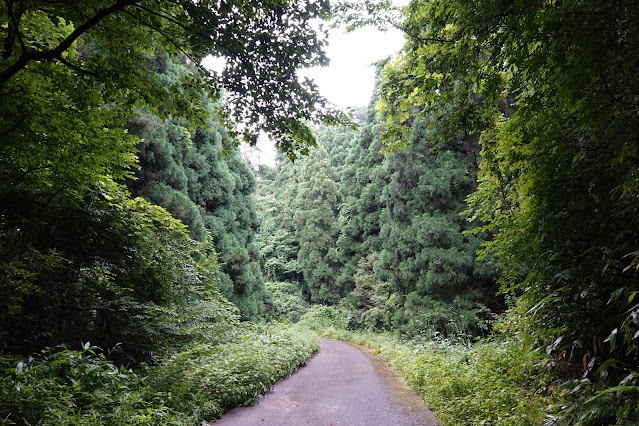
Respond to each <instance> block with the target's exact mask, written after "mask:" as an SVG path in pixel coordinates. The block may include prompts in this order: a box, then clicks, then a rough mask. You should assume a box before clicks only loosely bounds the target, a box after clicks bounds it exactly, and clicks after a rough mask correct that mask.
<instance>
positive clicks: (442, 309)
mask: <svg viewBox="0 0 639 426" xmlns="http://www.w3.org/2000/svg"><path fill="white" fill-rule="evenodd" d="M433 131H437V129H436V128H435V129H433V130H431V131H429V130H428V126H427V125H426V124H424V123H423V122H419V123H416V124H415V125H414V126H413V134H412V139H413V143H412V144H411V145H410V146H409V147H408V148H407V149H406V150H400V151H397V152H396V153H394V154H390V155H389V156H387V158H386V161H385V169H386V171H385V173H386V174H387V178H388V184H387V185H386V186H385V187H384V191H383V194H382V198H381V201H382V204H383V206H384V210H383V213H382V216H381V218H380V222H381V224H382V226H381V233H380V235H381V239H382V242H383V244H382V247H383V249H382V251H381V252H380V253H379V259H378V262H379V263H378V264H377V265H376V268H375V270H376V272H377V274H376V275H377V278H378V280H380V281H381V282H388V283H390V285H391V288H392V289H393V290H394V291H396V292H398V293H399V294H400V295H401V296H402V297H405V299H404V300H403V308H402V309H399V310H398V311H397V312H396V314H395V317H394V318H393V325H394V326H395V327H403V328H405V329H406V330H408V331H410V332H419V331H421V330H432V329H435V330H437V331H440V332H444V333H458V332H461V333H468V334H478V333H481V332H482V331H486V330H487V324H486V321H485V320H486V319H487V318H488V317H487V315H488V314H489V312H490V311H489V310H488V308H487V307H486V304H488V305H490V307H491V308H492V309H493V310H495V309H499V308H501V306H500V305H499V301H498V300H496V299H495V298H494V294H495V292H496V290H497V287H496V286H495V273H496V271H495V268H494V266H493V264H492V262H490V261H489V260H486V261H483V262H479V261H477V260H476V258H475V256H476V252H477V251H478V250H479V248H480V246H481V243H482V239H481V238H479V237H478V236H474V235H466V234H464V231H465V230H467V229H469V227H470V224H469V223H468V222H467V221H466V220H465V218H464V217H462V216H461V213H462V212H463V211H464V209H465V199H466V197H467V196H468V195H469V194H470V193H471V192H472V191H474V190H475V188H476V185H477V180H476V179H477V172H478V155H479V144H478V141H477V139H478V138H477V137H476V136H472V135H468V134H462V135H461V136H458V137H455V138H452V139H450V140H449V141H448V142H447V143H445V144H443V145H438V146H437V147H438V150H437V151H433V148H435V146H434V144H433V143H432V142H431V141H430V140H431V136H430V133H432V132H433Z"/></svg>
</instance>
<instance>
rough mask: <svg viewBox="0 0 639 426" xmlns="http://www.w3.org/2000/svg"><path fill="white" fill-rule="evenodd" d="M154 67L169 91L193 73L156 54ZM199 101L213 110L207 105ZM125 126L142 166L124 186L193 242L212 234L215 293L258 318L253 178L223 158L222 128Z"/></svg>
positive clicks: (156, 123) (237, 162)
mask: <svg viewBox="0 0 639 426" xmlns="http://www.w3.org/2000/svg"><path fill="white" fill-rule="evenodd" d="M154 68H155V71H156V73H157V76H158V80H160V81H162V82H163V84H166V85H167V86H169V87H170V86H171V85H175V84H176V82H177V81H179V80H180V79H181V78H184V77H185V76H187V75H189V73H190V72H192V71H189V70H188V68H187V66H186V64H185V63H183V62H180V61H172V60H170V59H169V58H168V57H167V56H166V55H165V54H161V53H160V54H158V56H157V58H156V60H155V67H154ZM201 102H202V103H203V104H204V105H205V107H207V108H212V105H211V101H210V100H208V99H202V100H201ZM127 128H128V130H129V131H130V133H131V134H134V135H136V136H139V137H140V138H141V139H142V142H141V143H140V144H139V145H138V149H139V158H140V161H139V166H140V168H139V170H137V171H136V172H135V178H134V179H132V180H129V181H128V186H129V188H130V190H131V192H132V194H133V195H135V196H141V197H144V198H146V199H148V200H150V201H151V202H153V203H155V204H157V205H159V206H162V207H164V208H166V209H167V210H168V211H169V212H171V214H172V215H173V216H174V217H176V218H178V219H180V220H181V221H182V222H183V223H185V224H186V225H187V226H188V227H189V233H190V235H191V237H192V238H194V239H196V240H199V241H204V240H206V238H207V237H208V235H209V234H210V235H211V237H212V239H213V243H214V246H215V249H216V250H217V252H218V253H220V262H221V263H222V266H221V268H220V270H219V272H218V282H219V283H220V290H221V291H222V293H223V294H224V295H225V296H226V297H227V298H229V300H231V301H232V302H234V303H235V304H236V305H237V306H238V307H239V308H240V310H241V311H242V313H243V314H244V315H245V316H246V317H257V316H261V315H263V314H264V312H265V311H264V309H265V308H264V307H265V303H268V297H267V292H266V290H265V289H264V281H263V278H262V273H261V271H260V267H259V263H258V253H257V249H256V248H255V246H254V244H253V239H254V237H255V233H256V230H257V228H258V226H259V222H258V218H257V213H256V206H255V202H254V200H253V197H252V194H253V192H254V190H255V185H256V181H255V177H254V175H253V172H252V171H251V170H250V169H249V167H248V166H247V165H246V164H245V163H244V161H243V160H242V158H241V156H240V154H239V153H238V152H232V153H229V154H228V155H224V154H223V150H224V148H225V146H226V145H228V136H227V135H226V132H225V131H224V129H223V128H222V127H221V125H220V124H219V123H218V122H216V121H215V120H214V119H209V120H207V122H206V127H204V126H200V127H197V128H196V129H195V130H189V129H188V123H187V122H185V121H181V120H160V119H159V118H158V117H156V116H153V115H150V114H148V113H141V114H140V115H139V116H138V117H136V118H133V119H131V120H129V122H128V124H127Z"/></svg>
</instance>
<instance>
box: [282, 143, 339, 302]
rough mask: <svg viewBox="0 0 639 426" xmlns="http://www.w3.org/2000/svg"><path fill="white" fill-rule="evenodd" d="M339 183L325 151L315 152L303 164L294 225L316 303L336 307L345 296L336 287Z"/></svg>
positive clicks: (296, 199) (305, 277)
mask: <svg viewBox="0 0 639 426" xmlns="http://www.w3.org/2000/svg"><path fill="white" fill-rule="evenodd" d="M338 191H339V187H338V179H337V174H336V173H335V171H334V169H333V167H332V166H331V164H330V161H329V159H328V155H327V153H326V150H325V149H323V148H322V147H319V148H317V149H315V150H313V151H312V152H311V154H310V156H309V157H308V158H307V159H306V161H305V162H304V166H303V168H302V173H301V181H300V183H299V188H298V192H297V195H296V197H295V200H294V208H295V213H294V225H295V231H296V237H297V240H298V241H299V245H300V249H299V252H298V255H297V258H298V261H299V264H300V267H301V269H302V272H303V273H304V280H305V284H306V286H307V289H308V291H309V293H310V296H311V301H313V302H323V303H336V302H338V301H339V299H340V298H341V297H342V296H343V295H344V289H342V288H339V287H337V285H336V279H335V278H336V275H337V271H338V268H339V260H338V256H337V249H336V246H335V244H336V241H337V234H338V227H337V223H336V222H337V213H338V210H337V208H338V203H339V199H338Z"/></svg>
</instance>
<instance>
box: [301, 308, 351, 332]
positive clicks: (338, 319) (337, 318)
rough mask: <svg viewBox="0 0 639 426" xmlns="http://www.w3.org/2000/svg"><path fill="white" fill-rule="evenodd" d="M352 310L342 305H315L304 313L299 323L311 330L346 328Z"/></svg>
mask: <svg viewBox="0 0 639 426" xmlns="http://www.w3.org/2000/svg"><path fill="white" fill-rule="evenodd" d="M350 317H351V312H350V311H349V310H348V309H346V308H343V307H340V306H326V305H314V306H313V307H311V309H309V310H308V312H307V313H305V314H304V315H302V317H301V318H300V320H299V322H298V324H299V325H300V326H302V327H306V328H308V329H310V330H314V331H321V330H325V329H327V328H331V327H333V328H338V329H344V328H346V325H347V324H348V321H349V318H350Z"/></svg>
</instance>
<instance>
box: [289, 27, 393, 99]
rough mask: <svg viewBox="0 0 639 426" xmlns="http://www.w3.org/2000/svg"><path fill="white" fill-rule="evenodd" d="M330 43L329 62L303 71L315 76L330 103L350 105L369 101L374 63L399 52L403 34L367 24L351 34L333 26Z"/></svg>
mask: <svg viewBox="0 0 639 426" xmlns="http://www.w3.org/2000/svg"><path fill="white" fill-rule="evenodd" d="M328 43H329V44H328V46H327V48H326V54H327V56H328V57H329V58H330V64H329V66H328V67H317V68H311V69H308V70H305V71H302V72H301V73H300V74H301V75H303V76H307V77H309V78H312V79H314V80H315V83H316V84H317V85H318V87H319V91H320V93H321V94H322V95H324V97H325V98H326V99H328V100H329V101H330V102H331V103H333V104H335V105H337V106H338V107H340V108H347V107H358V106H366V105H368V102H369V101H370V98H371V95H372V93H373V85H374V82H375V67H374V66H373V64H374V63H375V62H377V61H379V60H380V59H384V58H387V57H388V56H394V55H395V54H397V53H398V52H399V50H400V49H401V48H402V46H403V44H404V37H403V35H402V33H401V32H400V31H399V30H389V31H386V32H381V31H379V30H377V29H376V28H373V27H365V28H360V29H358V30H356V31H354V32H352V33H348V34H344V32H343V31H342V30H332V31H331V33H330V34H329V38H328Z"/></svg>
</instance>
